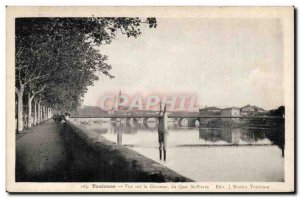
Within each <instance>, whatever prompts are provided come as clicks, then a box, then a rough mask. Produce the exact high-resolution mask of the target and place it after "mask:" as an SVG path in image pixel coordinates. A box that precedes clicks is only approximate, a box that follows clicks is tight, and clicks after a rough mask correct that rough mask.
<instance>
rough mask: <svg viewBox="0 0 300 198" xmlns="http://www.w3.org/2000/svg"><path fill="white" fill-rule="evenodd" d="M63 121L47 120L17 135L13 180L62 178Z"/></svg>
mask: <svg viewBox="0 0 300 198" xmlns="http://www.w3.org/2000/svg"><path fill="white" fill-rule="evenodd" d="M62 133H63V124H61V123H56V122H54V121H53V120H48V121H46V122H44V123H42V124H40V125H38V126H36V127H33V128H31V129H29V130H25V131H24V132H22V133H21V134H18V135H17V138H16V181H44V182H47V181H63V180H64V177H66V174H67V173H66V172H67V171H66V170H67V169H66V167H67V152H66V149H65V146H64V140H63V138H62Z"/></svg>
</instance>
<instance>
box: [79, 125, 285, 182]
mask: <svg viewBox="0 0 300 198" xmlns="http://www.w3.org/2000/svg"><path fill="white" fill-rule="evenodd" d="M78 122H80V123H81V124H82V125H84V126H85V127H87V128H88V129H90V130H95V129H97V130H98V131H101V133H100V132H99V133H100V134H101V135H102V136H104V137H105V138H107V139H108V140H111V141H113V142H116V143H118V144H122V145H124V146H127V147H130V148H131V149H133V150H135V151H137V152H139V153H141V154H142V155H145V156H146V157H149V158H151V159H153V160H155V161H157V162H158V163H163V164H164V165H165V166H167V167H169V168H171V169H173V170H174V171H176V172H178V173H180V174H182V175H184V176H187V177H189V178H191V179H194V180H196V181H283V180H284V173H283V170H284V168H283V167H284V163H283V162H284V158H283V156H284V125H281V126H282V127H278V126H276V128H275V127H273V128H272V127H269V128H267V127H266V125H264V127H262V125H260V127H253V124H252V125H250V127H247V126H245V125H244V126H243V127H215V128H208V127H206V128H204V127H186V128H184V127H179V126H178V124H177V123H176V122H172V121H169V122H168V132H169V133H168V159H167V160H166V162H164V161H160V160H159V157H158V155H157V150H158V148H159V142H158V139H159V134H158V131H157V129H158V124H157V121H156V120H151V121H149V122H143V121H141V120H139V121H135V120H123V121H121V122H110V121H109V120H105V121H103V122H99V121H97V122H94V121H86V120H84V122H82V121H80V120H78ZM230 126H232V125H230ZM280 149H281V151H280ZM245 170H248V171H245Z"/></svg>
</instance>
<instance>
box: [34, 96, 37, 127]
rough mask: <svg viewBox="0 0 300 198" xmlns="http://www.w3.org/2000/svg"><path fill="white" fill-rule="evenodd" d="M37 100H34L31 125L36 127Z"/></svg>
mask: <svg viewBox="0 0 300 198" xmlns="http://www.w3.org/2000/svg"><path fill="white" fill-rule="evenodd" d="M36 106H37V100H36V99H34V120H33V125H34V126H35V125H37V108H36Z"/></svg>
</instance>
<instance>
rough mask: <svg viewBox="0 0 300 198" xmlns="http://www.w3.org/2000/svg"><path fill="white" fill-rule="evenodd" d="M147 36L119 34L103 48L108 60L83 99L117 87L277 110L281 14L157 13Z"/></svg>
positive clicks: (93, 99) (87, 101)
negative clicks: (184, 15)
mask: <svg viewBox="0 0 300 198" xmlns="http://www.w3.org/2000/svg"><path fill="white" fill-rule="evenodd" d="M157 25H158V26H157V28H155V29H149V28H147V27H143V28H142V35H141V36H140V37H138V38H137V39H135V38H127V37H126V36H124V35H121V34H119V35H118V36H117V38H116V39H115V40H113V42H112V43H111V44H109V45H104V46H101V47H100V50H101V53H102V54H105V55H107V56H108V61H107V62H108V63H109V64H111V66H112V70H111V71H110V73H111V74H112V75H114V76H115V78H114V79H109V78H107V77H106V76H104V75H100V79H99V81H96V82H95V83H94V86H91V87H89V89H88V92H87V94H86V95H85V97H84V105H93V106H99V99H100V98H101V97H102V96H103V95H105V94H108V93H113V94H115V95H117V94H118V93H119V90H121V91H122V93H126V94H127V95H130V96H134V95H143V96H146V95H149V94H152V95H153V94H159V95H181V94H185V95H193V96H196V97H197V102H198V104H199V105H200V107H204V106H217V107H221V108H225V107H231V106H237V107H242V106H245V105H247V104H250V105H256V106H259V107H262V108H264V109H274V108H277V107H278V106H280V105H283V104H284V98H283V35H282V34H283V33H282V24H281V21H280V20H279V19H246V18H245V19H243V18H226V19H224V18H157Z"/></svg>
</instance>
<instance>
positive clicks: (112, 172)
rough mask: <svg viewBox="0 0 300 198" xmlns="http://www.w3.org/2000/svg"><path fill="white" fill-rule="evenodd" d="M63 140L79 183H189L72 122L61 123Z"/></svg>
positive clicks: (172, 172) (156, 164) (176, 174)
mask: <svg viewBox="0 0 300 198" xmlns="http://www.w3.org/2000/svg"><path fill="white" fill-rule="evenodd" d="M64 139H65V141H66V146H67V150H68V152H69V153H68V156H69V158H70V162H72V163H70V166H76V167H77V168H76V169H74V168H71V169H72V170H75V171H74V173H73V174H72V175H74V181H75V180H76V181H78V178H81V179H80V180H81V181H82V182H192V180H190V179H188V178H186V177H184V176H181V175H180V174H178V173H176V172H174V171H172V170H170V169H169V168H167V167H165V166H163V165H161V164H159V163H157V162H155V161H153V160H151V159H149V158H147V157H145V156H143V155H141V154H139V153H138V152H136V151H133V150H131V149H129V148H127V147H125V146H122V145H119V144H116V143H114V142H112V141H109V140H107V139H106V138H104V137H103V136H101V135H100V134H98V133H96V132H93V131H89V130H87V129H86V128H84V127H83V126H80V125H78V124H76V123H75V122H72V121H71V120H68V121H66V122H65V123H64ZM78 167H79V168H78ZM81 172H84V175H80V174H81ZM71 180H72V179H71Z"/></svg>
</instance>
